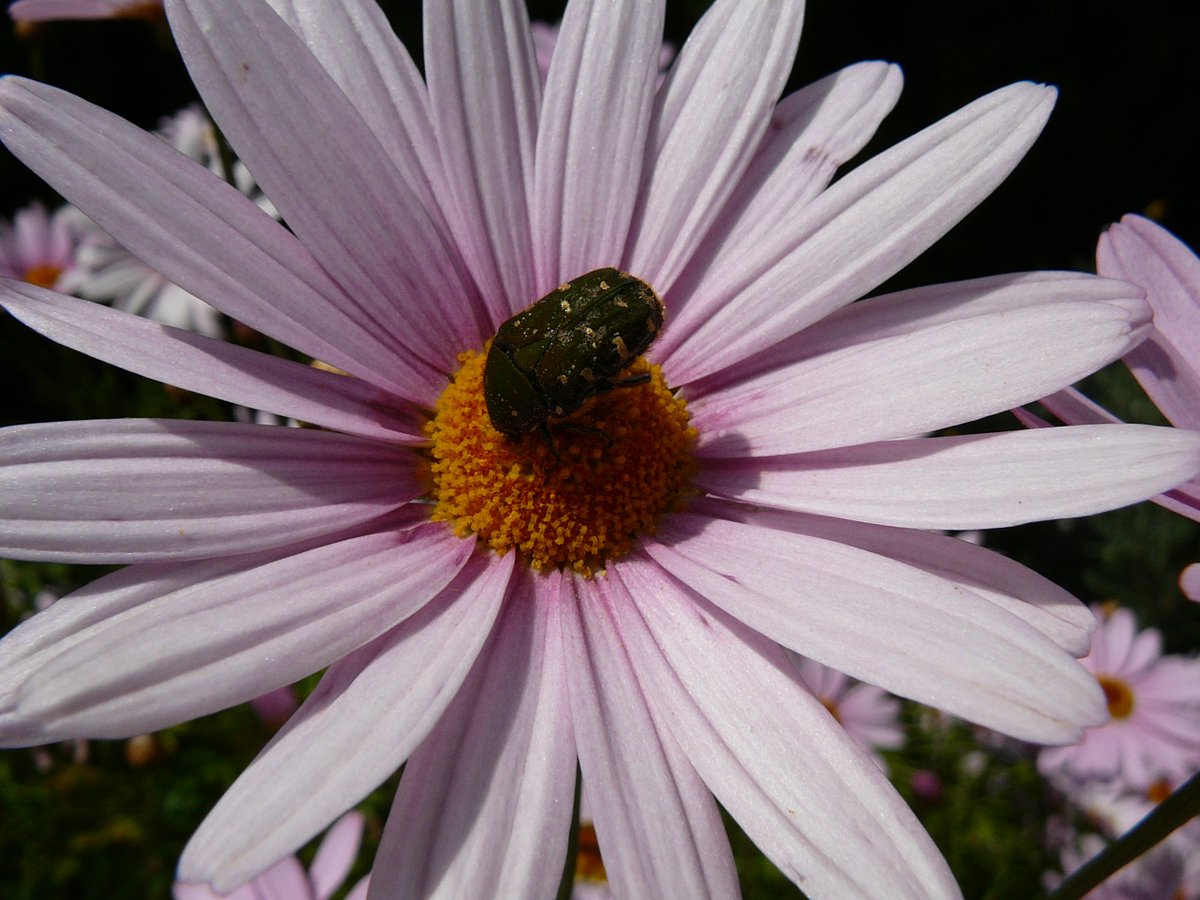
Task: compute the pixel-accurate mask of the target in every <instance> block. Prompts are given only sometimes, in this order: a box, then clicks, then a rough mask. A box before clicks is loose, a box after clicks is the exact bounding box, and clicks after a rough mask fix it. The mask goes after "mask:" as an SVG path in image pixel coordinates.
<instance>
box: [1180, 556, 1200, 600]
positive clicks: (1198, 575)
mask: <svg viewBox="0 0 1200 900" xmlns="http://www.w3.org/2000/svg"><path fill="white" fill-rule="evenodd" d="M1179 589H1180V590H1181V591H1183V593H1184V596H1186V597H1187V598H1188V599H1189V600H1191V601H1193V602H1200V564H1198V563H1192V564H1191V565H1190V566H1188V567H1187V568H1186V569H1184V570H1183V572H1182V573H1181V574H1180V576H1179Z"/></svg>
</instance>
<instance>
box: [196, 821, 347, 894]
mask: <svg viewBox="0 0 1200 900" xmlns="http://www.w3.org/2000/svg"><path fill="white" fill-rule="evenodd" d="M363 824H364V820H363V816H362V813H358V812H348V813H346V815H344V816H342V817H341V818H340V819H338V820H337V822H335V823H334V824H333V827H332V828H330V829H329V832H328V833H327V834H326V835H325V839H324V840H322V841H321V846H320V847H318V848H317V855H316V856H315V857H314V858H313V863H312V866H311V867H310V868H309V870H308V871H307V872H306V871H304V866H303V865H302V864H301V862H300V860H298V859H297V858H296V857H294V856H286V857H284V858H283V859H281V860H280V861H279V862H277V863H275V864H274V865H273V866H271V867H270V868H269V869H267V870H266V871H265V872H263V873H262V874H261V875H258V876H257V877H255V878H254V879H252V880H251V881H248V882H246V883H245V884H242V885H239V886H238V887H236V888H234V889H233V890H232V891H227V892H226V893H223V894H222V893H217V892H216V891H214V890H213V889H212V887H211V886H210V885H208V884H197V883H194V882H185V881H177V882H175V887H174V896H175V900H329V898H330V897H332V896H333V894H334V892H335V891H336V890H337V889H338V888H340V887H341V886H342V882H344V881H345V880H346V876H347V875H349V874H350V869H351V868H352V867H353V866H354V860H355V858H356V857H357V856H358V848H359V845H360V844H361V843H362V835H363ZM369 885H370V876H367V877H366V878H363V879H362V880H361V881H359V882H358V883H357V884H356V885H355V886H354V887H353V888H351V889H350V891H349V892H348V893H347V894H346V900H366V897H367V890H368V888H369Z"/></svg>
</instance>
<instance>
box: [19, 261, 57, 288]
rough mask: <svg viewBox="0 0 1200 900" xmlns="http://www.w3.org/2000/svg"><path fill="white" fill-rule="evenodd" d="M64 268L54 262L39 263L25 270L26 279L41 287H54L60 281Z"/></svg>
mask: <svg viewBox="0 0 1200 900" xmlns="http://www.w3.org/2000/svg"><path fill="white" fill-rule="evenodd" d="M61 274H62V269H61V268H59V267H58V266H56V265H53V264H52V263H39V264H38V265H36V266H30V267H29V268H28V269H26V270H25V275H24V279H25V281H27V282H29V283H30V284H34V285H37V286H38V287H41V288H52V287H54V285H55V283H56V282H57V281H58V276H59V275H61Z"/></svg>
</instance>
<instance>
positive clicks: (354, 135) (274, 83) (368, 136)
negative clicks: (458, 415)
mask: <svg viewBox="0 0 1200 900" xmlns="http://www.w3.org/2000/svg"><path fill="white" fill-rule="evenodd" d="M167 12H168V16H169V18H170V21H171V30H172V33H173V34H174V36H175V40H176V42H177V43H178V44H179V48H180V52H181V53H182V54H183V58H184V61H185V62H186V63H187V64H188V68H189V71H190V73H191V75H192V79H193V81H195V83H196V87H197V88H198V89H199V90H200V94H201V96H202V97H203V98H204V102H205V105H206V106H207V107H208V108H209V110H211V111H212V114H213V117H214V119H215V120H216V121H219V122H220V123H221V131H222V133H223V134H224V135H226V136H227V137H228V139H229V142H230V144H231V146H233V148H234V149H235V150H236V151H237V153H238V156H239V158H240V159H241V160H242V161H243V162H245V164H246V166H247V168H249V170H250V171H251V172H253V173H254V177H255V180H256V181H257V182H258V184H259V185H260V186H261V187H262V189H263V191H264V193H266V195H267V196H268V197H270V199H271V202H272V203H274V204H275V206H276V207H277V208H278V209H279V212H280V213H281V214H282V216H283V219H284V220H285V221H286V222H287V223H288V227H289V228H291V229H292V231H294V232H295V233H296V235H297V237H299V238H300V240H301V241H302V242H303V243H304V244H305V246H307V247H308V248H309V249H310V251H311V252H312V253H313V255H314V256H316V257H317V259H318V260H319V262H320V263H321V265H322V266H324V268H325V269H326V270H327V271H328V272H329V273H330V274H331V275H332V276H333V277H334V279H335V280H336V281H337V282H338V284H339V285H340V286H341V287H342V288H343V289H344V290H345V292H346V295H347V298H348V299H347V306H348V309H350V310H351V311H352V312H353V314H354V316H355V318H356V320H357V321H359V322H361V323H363V324H364V325H366V327H368V328H370V329H371V331H372V333H374V334H375V335H376V336H377V337H378V339H379V340H380V341H382V342H384V343H385V344H386V345H387V346H388V348H389V349H390V350H391V351H392V352H393V353H394V354H395V355H396V356H397V358H398V359H399V360H403V362H404V364H405V365H406V366H410V367H412V369H413V371H414V372H416V373H418V374H419V376H420V377H422V378H423V379H424V380H425V381H426V382H428V384H429V385H430V386H431V388H436V389H440V388H441V387H442V386H443V384H444V381H443V376H444V374H445V373H446V372H447V371H448V370H449V369H451V368H453V366H454V358H455V355H456V354H457V353H458V352H459V351H461V350H462V349H464V348H466V347H471V346H475V345H476V344H477V343H478V341H479V330H478V328H477V326H476V324H475V321H474V315H473V311H472V310H471V308H470V305H469V299H468V298H469V297H470V294H469V291H468V289H467V288H466V286H465V283H464V281H463V278H464V276H463V273H462V272H461V271H460V269H459V267H457V266H456V265H455V264H454V260H453V248H452V245H451V244H450V243H449V239H448V237H447V236H445V235H441V234H439V233H438V230H437V228H436V227H435V225H434V224H433V223H432V222H431V221H430V219H429V216H428V214H427V213H426V211H425V210H424V208H423V207H422V206H421V204H420V202H419V201H418V199H417V197H416V196H415V195H414V194H413V192H412V190H411V188H410V187H409V186H408V185H407V184H405V183H404V180H403V179H402V178H401V177H400V174H399V173H398V172H397V171H396V168H395V166H394V165H393V164H392V162H391V160H390V159H389V157H388V155H387V154H386V152H385V151H384V149H383V147H381V146H380V144H379V142H378V140H376V138H375V136H374V135H373V134H372V133H371V131H370V129H369V128H368V127H367V126H366V124H365V123H364V122H363V120H362V117H361V116H360V115H359V114H358V113H357V111H356V110H355V109H354V107H353V105H352V104H351V103H350V102H349V100H347V98H346V95H345V94H344V93H343V92H342V90H341V89H340V88H339V87H338V86H337V84H336V82H334V80H333V79H332V78H331V77H330V76H329V74H328V73H327V72H326V71H325V70H324V69H323V68H322V66H321V64H320V62H319V61H318V60H317V59H316V58H315V57H314V56H313V55H312V53H311V51H309V50H308V48H307V47H305V45H304V43H303V41H301V39H300V37H299V36H298V35H297V34H296V33H295V32H294V31H293V30H292V29H291V28H289V27H288V26H287V24H286V23H285V22H284V21H283V20H282V19H280V18H279V16H278V15H276V14H275V12H274V11H273V10H272V9H271V8H270V6H269V5H268V4H266V3H262V2H260V0H190V2H187V3H186V4H185V3H184V0H172V2H170V3H168V5H167ZM295 85H304V102H303V103H297V102H296V97H295ZM268 123H269V124H268Z"/></svg>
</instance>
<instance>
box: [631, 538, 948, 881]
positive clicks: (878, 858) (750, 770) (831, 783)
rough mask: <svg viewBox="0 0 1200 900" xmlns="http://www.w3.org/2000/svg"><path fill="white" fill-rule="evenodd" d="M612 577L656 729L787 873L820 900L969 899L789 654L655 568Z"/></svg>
mask: <svg viewBox="0 0 1200 900" xmlns="http://www.w3.org/2000/svg"><path fill="white" fill-rule="evenodd" d="M618 573H619V574H618ZM609 578H610V579H613V580H614V582H615V581H616V579H617V578H619V579H620V585H623V588H622V587H621V586H620V585H614V587H613V589H612V590H611V591H610V594H611V596H612V604H611V609H612V612H611V613H610V615H612V616H613V618H614V620H615V625H616V628H618V629H619V633H620V635H621V638H622V642H623V646H624V648H625V652H626V653H628V654H629V657H630V659H631V661H632V664H633V666H634V667H635V669H636V671H637V673H638V680H639V683H640V684H641V685H642V690H643V691H644V695H645V697H646V698H647V700H648V701H649V703H650V707H651V711H652V713H653V714H654V720H655V726H656V728H657V729H658V730H659V732H660V733H667V734H670V735H671V736H672V737H673V738H674V739H675V740H676V741H678V743H679V745H680V747H682V749H683V751H684V753H685V754H686V755H687V758H688V759H689V760H690V761H691V763H692V765H693V766H695V768H696V771H697V772H698V773H699V774H700V777H701V778H703V779H704V782H705V783H706V784H707V785H708V786H709V788H710V789H711V790H712V791H713V793H714V794H716V798H717V800H718V801H719V802H720V803H721V805H722V806H724V807H725V809H727V810H728V811H729V813H730V814H731V815H732V816H733V817H734V818H735V819H736V820H737V822H738V824H739V825H740V826H741V827H742V828H743V829H744V830H745V832H746V833H747V834H748V835H749V836H750V838H751V839H752V840H753V841H754V842H755V843H756V844H757V845H758V847H759V849H761V850H762V851H763V853H765V854H766V855H767V856H768V857H769V858H770V859H771V860H772V861H773V862H774V863H775V864H776V865H777V866H779V867H780V869H781V870H782V871H783V873H784V874H785V875H786V876H787V877H788V878H790V879H792V881H794V882H796V883H797V884H802V885H803V886H804V889H805V891H806V893H808V895H809V896H811V897H814V898H820V897H850V896H855V897H857V896H862V897H895V898H900V897H914V898H916V897H919V898H923V900H929V898H934V897H957V896H959V894H958V891H957V889H956V888H955V885H954V882H953V879H952V877H951V875H950V871H949V869H948V868H947V867H946V864H945V862H944V861H943V860H942V858H941V855H940V854H939V853H938V851H937V848H936V847H934V845H933V842H932V841H931V840H930V839H929V836H928V835H927V834H926V833H925V832H924V830H923V829H922V828H921V826H920V824H919V823H918V822H917V820H916V818H915V817H914V816H913V814H912V812H911V811H910V810H909V809H908V807H906V806H905V805H904V803H903V801H901V799H900V797H899V795H897V794H896V792H895V790H894V789H893V788H892V786H891V785H890V784H888V782H887V780H886V779H885V778H884V777H883V774H882V773H881V772H880V771H879V769H878V768H877V767H876V766H875V763H874V762H873V761H872V759H871V757H870V756H869V755H868V754H867V753H866V752H865V751H863V750H862V749H861V748H860V747H859V746H858V745H857V744H855V743H854V741H853V740H851V739H850V738H849V737H848V736H847V735H846V733H845V731H844V730H843V729H842V728H841V726H839V725H838V724H837V723H836V722H835V721H834V719H833V717H832V716H831V715H830V714H829V713H828V712H827V711H826V710H825V708H824V707H823V706H822V705H821V704H820V702H819V701H817V700H816V699H815V698H814V697H813V696H812V695H811V694H810V693H809V692H808V691H807V690H806V689H805V688H804V687H803V685H802V684H801V683H800V681H799V679H798V676H796V673H795V670H794V669H793V668H792V667H791V664H790V663H789V662H788V660H787V659H786V657H785V656H784V653H783V651H782V650H781V649H780V648H779V647H778V646H776V645H774V644H772V643H770V642H769V641H766V640H765V639H763V638H762V637H761V636H760V635H757V634H755V633H754V632H753V631H750V630H749V629H747V628H745V627H743V626H741V625H739V624H738V623H736V622H735V621H733V620H730V619H729V618H728V617H727V616H725V615H724V614H723V613H721V612H719V611H717V610H715V609H713V608H711V607H710V606H709V605H708V604H707V603H706V602H705V601H704V600H703V599H702V598H700V597H699V596H697V595H695V594H691V593H689V592H687V590H686V589H685V588H683V586H682V585H679V584H678V583H677V582H674V581H673V580H672V579H670V578H669V577H667V576H665V575H664V574H663V573H662V572H661V570H659V569H658V567H657V565H655V564H654V563H651V562H649V561H647V560H644V559H641V558H638V557H636V556H635V557H629V558H627V559H625V560H622V561H621V562H620V563H619V564H618V565H616V566H612V567H610V569H609ZM635 596H636V597H637V598H639V599H638V600H637V601H635V600H634V599H633V597H635Z"/></svg>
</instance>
